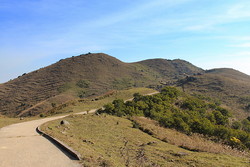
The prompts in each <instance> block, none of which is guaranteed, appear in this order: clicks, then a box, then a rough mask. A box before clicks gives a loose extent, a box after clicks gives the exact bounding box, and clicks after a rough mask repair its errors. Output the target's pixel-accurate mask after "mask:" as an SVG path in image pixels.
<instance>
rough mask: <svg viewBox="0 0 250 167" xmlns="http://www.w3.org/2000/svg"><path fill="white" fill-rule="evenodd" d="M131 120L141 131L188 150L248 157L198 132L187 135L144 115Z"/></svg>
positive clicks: (247, 154)
mask: <svg viewBox="0 0 250 167" xmlns="http://www.w3.org/2000/svg"><path fill="white" fill-rule="evenodd" d="M132 120H133V121H135V122H136V123H137V124H138V125H139V126H140V128H141V129H142V130H143V131H146V132H149V133H151V134H152V135H153V136H154V137H156V138H158V139H160V140H162V141H165V142H167V143H170V144H173V145H176V146H179V147H181V148H185V149H187V150H190V151H197V152H210V153H222V154H227V155H232V156H248V157H249V153H248V152H242V151H239V150H236V149H232V148H231V147H229V146H227V145H223V144H221V143H215V142H213V141H211V140H208V139H206V138H205V137H204V136H202V135H200V134H193V135H190V136H188V135H186V134H183V133H180V132H178V131H176V130H173V129H168V128H163V127H160V126H159V125H158V124H157V122H156V121H154V120H151V119H148V118H145V117H133V118H132Z"/></svg>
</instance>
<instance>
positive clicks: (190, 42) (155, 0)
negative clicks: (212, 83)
mask: <svg viewBox="0 0 250 167" xmlns="http://www.w3.org/2000/svg"><path fill="white" fill-rule="evenodd" d="M87 52H93V53H95V52H104V53H107V54H109V55H111V56H114V57H117V58H118V59H120V60H122V61H124V62H134V61H139V60H143V59H149V58H166V59H177V58H180V59H184V60H187V61H189V62H191V63H193V64H194V65H196V66H199V67H201V68H203V69H211V68H217V67H229V68H234V69H237V70H240V71H242V72H244V73H247V74H250V1H249V0H134V1H133V0H70V1H69V0H0V83H1V82H6V81H8V80H9V79H13V78H15V77H17V76H18V75H22V74H23V73H28V72H31V71H33V70H36V69H38V68H41V67H44V66H47V65H50V64H52V63H55V62H56V61H58V60H59V59H63V58H67V57H71V56H76V55H79V54H82V53H87Z"/></svg>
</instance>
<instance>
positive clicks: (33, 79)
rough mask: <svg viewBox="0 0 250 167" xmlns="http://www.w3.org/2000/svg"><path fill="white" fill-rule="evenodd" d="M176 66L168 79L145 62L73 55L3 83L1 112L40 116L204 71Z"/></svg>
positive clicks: (0, 89) (174, 62) (169, 69)
mask: <svg viewBox="0 0 250 167" xmlns="http://www.w3.org/2000/svg"><path fill="white" fill-rule="evenodd" d="M160 61H165V60H160ZM168 62H171V61H168ZM152 64H154V65H155V66H157V64H155V63H152ZM172 64H174V65H171V66H167V65H166V66H165V71H169V72H170V73H171V76H164V74H161V73H160V71H157V70H155V69H154V68H150V67H149V66H147V65H144V63H124V62H121V61H120V60H118V59H116V58H114V57H111V56H108V55H106V54H102V53H98V54H83V55H80V56H73V57H71V58H67V59H64V60H60V61H59V62H57V63H55V64H52V65H50V66H48V67H45V68H41V69H39V70H36V71H33V72H31V73H28V74H23V75H22V76H20V77H18V78H16V79H14V80H11V81H9V82H7V83H4V84H1V85H0V112H1V113H2V114H5V115H9V116H17V115H19V116H21V115H25V116H27V115H37V114H40V113H41V112H43V111H46V110H48V109H49V108H50V106H51V103H65V102H67V101H70V100H73V99H75V98H84V97H90V96H97V95H100V94H103V93H105V92H108V91H110V90H119V89H127V88H131V87H146V86H149V85H159V84H160V83H161V81H164V80H169V81H171V80H173V81H174V80H176V79H178V77H180V76H181V75H182V73H183V72H184V71H185V72H186V73H188V74H193V73H196V72H197V71H200V69H198V68H197V67H195V66H192V65H191V64H188V63H186V62H183V61H181V60H179V61H173V63H172ZM162 68H164V63H163V66H162ZM180 69H182V70H180ZM164 78H165V79H164ZM179 79H180V78H179Z"/></svg>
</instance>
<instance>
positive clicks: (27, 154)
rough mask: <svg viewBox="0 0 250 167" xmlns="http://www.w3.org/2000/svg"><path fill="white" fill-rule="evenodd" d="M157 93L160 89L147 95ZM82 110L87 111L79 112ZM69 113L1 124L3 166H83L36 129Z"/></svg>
mask: <svg viewBox="0 0 250 167" xmlns="http://www.w3.org/2000/svg"><path fill="white" fill-rule="evenodd" d="M156 93H158V92H154V93H150V94H147V95H153V94H156ZM129 100H132V99H129ZM95 111H96V109H93V110H91V111H89V112H88V113H93V112H95ZM83 113H86V112H85V111H84V112H81V113H77V114H83ZM66 116H67V115H66ZM66 116H56V117H51V118H45V119H40V120H34V121H28V122H23V123H18V124H13V125H9V126H6V127H3V128H1V129H0V167H80V166H81V165H80V164H79V163H78V161H74V160H72V159H71V158H70V157H69V156H67V154H66V153H63V152H62V151H61V150H60V149H59V148H58V147H56V146H55V145H54V144H52V143H51V142H50V141H49V140H47V139H46V138H44V137H43V136H40V135H39V134H38V133H37V132H36V128H37V127H38V126H40V125H41V124H43V123H45V122H48V121H52V120H55V119H60V118H63V117H66Z"/></svg>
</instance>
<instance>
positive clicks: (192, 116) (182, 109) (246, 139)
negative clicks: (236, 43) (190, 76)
mask: <svg viewBox="0 0 250 167" xmlns="http://www.w3.org/2000/svg"><path fill="white" fill-rule="evenodd" d="M98 112H99V113H102V112H105V113H108V114H111V115H116V116H119V117H121V116H145V117H149V118H151V119H153V120H156V121H158V122H159V123H160V125H161V126H164V127H167V128H174V129H176V130H179V131H181V132H184V133H186V134H191V133H200V134H203V135H206V136H210V137H212V136H213V137H215V139H216V140H218V141H224V142H225V143H227V144H229V145H231V146H232V147H237V148H240V149H245V148H250V134H249V132H250V121H249V120H248V119H246V120H244V125H247V124H249V126H247V127H249V129H242V128H241V127H242V125H241V124H243V123H239V122H234V123H233V124H232V125H231V126H230V125H229V118H230V117H231V114H230V112H229V111H228V110H227V109H225V108H222V107H220V106H219V104H216V103H213V102H206V101H204V100H201V99H199V98H197V97H194V96H191V95H187V94H184V93H182V92H180V91H179V90H178V89H176V88H174V87H165V88H164V89H162V91H161V93H159V94H156V95H153V96H142V95H140V94H139V93H135V94H134V99H133V100H132V101H127V102H124V101H123V100H121V99H116V100H114V101H113V102H112V103H108V104H106V105H105V106H104V108H103V109H100V110H99V111H98Z"/></svg>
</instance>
